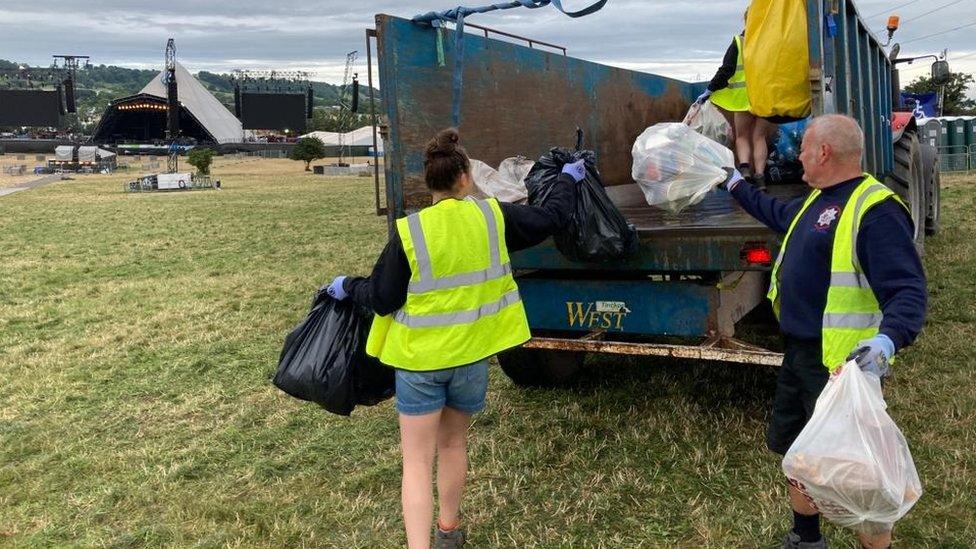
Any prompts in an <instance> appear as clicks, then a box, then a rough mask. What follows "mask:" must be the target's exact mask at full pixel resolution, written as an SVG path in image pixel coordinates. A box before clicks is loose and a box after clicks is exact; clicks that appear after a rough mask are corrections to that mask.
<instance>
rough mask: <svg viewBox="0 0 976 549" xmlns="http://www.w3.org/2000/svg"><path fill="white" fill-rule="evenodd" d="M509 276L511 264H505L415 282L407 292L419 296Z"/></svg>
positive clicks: (408, 287) (409, 286)
mask: <svg viewBox="0 0 976 549" xmlns="http://www.w3.org/2000/svg"><path fill="white" fill-rule="evenodd" d="M509 274H512V265H511V263H506V264H504V265H499V266H497V267H489V268H487V269H485V270H483V271H474V272H472V273H461V274H456V275H451V276H444V277H441V278H434V279H431V280H417V281H414V282H411V283H410V284H409V285H408V286H407V291H408V292H410V293H412V294H421V293H424V292H432V291H434V290H447V289H450V288H459V287H461V286H471V285H474V284H481V283H483V282H488V281H490V280H495V279H497V278H501V277H503V276H506V275H509Z"/></svg>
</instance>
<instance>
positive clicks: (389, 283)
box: [342, 174, 577, 315]
mask: <svg viewBox="0 0 976 549" xmlns="http://www.w3.org/2000/svg"><path fill="white" fill-rule="evenodd" d="M576 192H577V190H576V182H575V181H574V180H573V178H572V176H569V175H567V174H560V175H559V179H558V180H557V183H556V186H555V188H553V190H552V193H551V194H550V195H549V197H548V198H547V199H546V201H545V202H544V203H543V204H541V205H538V206H527V205H520V204H509V203H507V202H499V203H498V205H499V206H500V207H501V210H502V218H503V219H504V221H505V245H506V247H507V248H508V251H509V252H515V251H518V250H522V249H525V248H530V247H532V246H535V245H536V244H539V243H540V242H542V241H543V240H545V239H546V238H549V237H550V236H552V234H553V233H555V232H556V231H558V230H561V229H563V228H564V227H565V226H566V225H567V224H568V223H569V221H570V218H571V216H572V213H573V209H574V205H575V204H576ZM448 200H451V199H448ZM409 284H410V263H409V262H408V261H407V254H406V253H405V252H404V251H403V243H402V242H401V241H400V234H399V233H398V232H396V231H394V232H393V236H392V237H390V240H389V241H388V242H387V244H386V247H385V248H384V249H383V252H382V253H381V254H380V257H379V259H378V260H377V261H376V265H375V266H374V267H373V272H372V274H370V275H369V276H368V277H349V278H347V279H346V280H345V282H344V283H343V285H342V287H343V289H344V290H346V292H347V293H348V294H349V296H350V297H351V298H352V299H353V301H355V302H356V303H359V304H360V305H364V306H366V307H369V308H370V309H372V310H373V311H376V314H379V315H388V314H390V313H393V312H395V311H397V310H398V309H400V307H403V304H404V303H406V302H407V286H408V285H409Z"/></svg>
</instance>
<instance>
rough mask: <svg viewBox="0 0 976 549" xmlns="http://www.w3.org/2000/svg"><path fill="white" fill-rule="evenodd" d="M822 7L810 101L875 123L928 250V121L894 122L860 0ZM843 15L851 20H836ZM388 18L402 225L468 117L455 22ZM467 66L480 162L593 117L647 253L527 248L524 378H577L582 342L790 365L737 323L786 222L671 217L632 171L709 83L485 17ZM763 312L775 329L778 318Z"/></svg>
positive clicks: (876, 137)
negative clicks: (591, 254)
mask: <svg viewBox="0 0 976 549" xmlns="http://www.w3.org/2000/svg"><path fill="white" fill-rule="evenodd" d="M808 14H809V16H808V22H809V25H808V27H809V32H808V35H809V46H810V70H809V79H810V86H811V91H812V95H813V114H815V115H816V114H822V113H846V114H849V115H851V116H853V117H854V118H856V119H857V120H858V121H859V122H860V123H861V126H862V127H863V128H864V132H865V136H866V151H865V159H864V162H865V169H866V170H867V171H869V172H871V173H873V174H875V175H876V176H878V177H879V178H882V179H884V180H886V181H887V183H888V184H889V185H890V186H891V187H892V188H893V189H894V190H896V191H897V192H898V193H900V194H901V195H902V196H903V197H904V198H905V199H906V201H908V202H909V203H910V204H911V205H912V209H913V215H914V216H915V221H916V225H917V226H918V227H920V230H918V243H919V246H921V245H922V242H923V239H924V235H925V230H924V229H925V228H926V227H928V228H930V229H932V230H934V228H935V227H937V222H938V219H937V214H938V209H937V199H936V198H937V194H938V163H937V162H935V161H934V158H935V157H934V150H930V151H925V150H923V149H924V147H923V146H922V145H920V144H919V141H918V138H917V136H916V131H915V126H914V122H913V119H911V120H909V119H898V121H899V123H898V124H897V125H895V127H893V123H892V122H893V113H892V103H893V98H897V97H898V94H897V93H896V92H897V89H893V88H895V86H896V85H897V84H896V82H897V73H894V72H893V63H892V61H891V60H890V59H889V57H888V55H887V54H886V53H885V51H884V50H883V48H882V46H881V44H880V43H879V42H878V40H877V38H876V37H875V36H874V35H873V34H872V33H871V31H870V30H869V29H868V28H867V27H866V26H865V25H864V23H863V21H862V20H861V19H860V17H859V15H858V13H857V9H856V7H855V6H854V4H853V2H851V1H849V0H808ZM828 20H830V21H831V27H834V26H835V25H836V27H835V28H836V32H832V33H828V32H827V30H826V28H827V21H828ZM375 23H376V27H375V29H370V30H368V31H367V52H368V58H369V60H370V63H372V59H373V55H372V49H373V48H374V47H375V49H376V57H377V60H378V73H379V89H380V95H381V99H382V109H383V110H382V112H381V113H379V116H378V117H377V121H376V124H375V125H376V127H377V128H378V131H379V133H381V134H382V136H383V139H384V141H383V142H384V144H385V156H384V162H385V166H384V167H385V169H384V174H385V181H384V182H383V184H382V185H381V183H380V176H379V172H378V171H377V181H376V185H377V188H376V199H377V213H380V214H385V215H386V216H387V219H388V221H389V223H390V226H391V228H392V223H393V221H394V220H395V219H396V218H398V217H401V216H403V215H407V214H409V213H412V212H413V211H416V210H417V209H419V208H422V207H424V206H427V205H429V204H430V195H429V194H428V193H427V191H426V188H425V186H424V183H423V164H422V161H423V150H424V145H425V143H426V142H427V140H428V139H430V137H431V136H433V135H434V134H435V133H436V132H437V131H438V130H440V129H442V128H444V127H447V126H450V125H452V123H453V117H452V105H453V104H454V100H455V96H454V90H453V69H454V66H455V65H454V63H455V61H456V59H455V57H454V55H455V50H454V48H453V44H454V38H455V37H454V32H455V31H454V30H451V29H450V28H447V27H446V26H441V27H432V26H431V25H429V24H421V23H414V22H411V21H410V20H408V19H403V18H398V17H393V16H389V15H377V16H376V21H375ZM462 74H463V86H462V87H461V95H460V97H458V98H457V99H459V100H460V106H461V111H460V114H461V116H460V127H459V129H460V133H461V136H462V139H463V141H464V145H465V147H466V148H467V150H468V152H469V154H470V155H471V157H472V158H477V159H479V160H482V161H484V162H487V163H488V164H489V165H497V164H498V163H499V162H500V161H501V160H503V159H504V158H506V157H511V156H516V155H524V156H527V157H529V158H537V157H539V156H540V155H542V154H543V153H545V152H546V151H548V149H549V148H550V147H552V146H570V145H572V144H573V139H574V137H575V130H576V128H577V126H578V127H580V128H582V130H583V131H584V135H585V136H586V141H585V143H584V148H588V149H593V150H595V151H596V153H597V155H598V158H599V168H600V171H601V175H602V176H603V179H604V184H605V185H606V186H607V190H608V194H609V195H610V197H611V199H612V200H613V201H614V202H615V204H616V205H617V206H618V208H619V209H620V210H621V212H622V213H623V214H624V216H625V217H626V218H627V219H628V221H630V222H631V223H633V224H634V226H635V227H636V228H637V230H638V233H639V239H640V244H639V249H638V251H637V253H635V254H633V255H632V256H630V257H628V258H627V259H625V260H622V261H618V262H613V263H578V262H573V261H570V260H568V259H566V258H564V257H563V256H562V255H561V254H560V253H559V252H558V251H557V250H556V247H555V246H554V245H553V243H552V241H551V240H549V241H547V242H545V243H543V244H541V245H539V246H536V247H534V248H531V249H529V250H525V251H522V252H519V253H516V254H514V255H513V258H512V263H513V267H514V269H515V272H516V277H517V280H518V284H519V289H520V291H521V294H522V298H523V300H524V303H525V306H526V310H527V313H528V317H529V323H530V325H531V328H532V333H533V338H532V340H531V341H529V342H528V343H526V344H525V345H524V346H523V347H522V348H519V349H515V350H512V351H510V352H506V353H503V354H502V355H500V356H499V362H500V363H501V366H502V368H503V369H504V370H505V372H506V373H507V374H508V375H509V377H511V378H512V379H513V380H514V381H515V382H516V383H520V384H550V383H556V382H560V381H565V380H567V379H569V378H571V377H572V376H573V374H575V372H576V371H577V370H578V369H579V367H580V366H581V364H582V360H583V356H584V354H585V353H615V354H631V355H645V356H666V357H678V358H691V359H700V360H717V361H731V362H741V363H749V364H765V365H779V364H780V363H781V361H782V355H781V354H779V353H777V352H774V351H771V350H768V349H766V348H763V347H760V346H756V345H754V344H749V343H745V342H742V341H740V340H739V339H736V337H735V336H736V326H737V323H739V322H740V320H742V319H743V317H745V316H746V315H747V314H749V313H750V312H751V311H753V310H754V309H757V307H759V306H760V305H761V304H763V302H764V296H765V291H766V288H767V287H768V280H769V271H770V264H771V260H772V259H773V258H775V254H776V252H777V250H778V247H779V244H780V238H779V237H778V235H776V234H774V233H773V232H772V231H770V230H768V229H767V228H766V227H764V226H762V225H761V224H759V223H758V222H757V221H755V220H754V219H752V218H751V217H750V216H749V215H748V214H746V213H745V212H744V211H743V210H742V209H741V208H740V207H739V206H738V205H737V203H736V202H735V201H734V199H733V198H732V197H731V195H729V194H728V193H727V192H725V191H722V190H715V191H713V192H711V193H709V194H708V195H707V197H706V198H705V200H704V201H703V202H701V203H700V204H698V205H696V206H694V207H692V208H688V209H687V210H685V211H683V212H681V213H678V214H674V213H670V212H666V211H664V210H660V209H657V208H654V207H651V206H648V205H647V203H646V202H645V200H644V197H643V195H642V193H641V192H640V191H639V188H638V187H637V185H636V184H635V183H634V182H633V180H632V179H631V175H630V169H631V156H630V151H631V146H632V144H633V142H634V140H635V138H636V137H637V136H638V135H639V134H640V133H641V132H642V131H643V130H644V129H645V128H647V127H648V126H651V125H653V124H655V123H658V122H668V121H680V120H681V119H682V118H683V116H684V114H685V113H686V112H687V110H688V108H689V106H690V105H691V103H692V102H693V101H694V99H695V98H696V97H697V96H698V94H699V93H701V91H703V89H704V86H705V84H704V83H692V82H684V81H680V80H676V79H672V78H666V77H663V76H658V75H653V74H646V73H642V72H636V71H630V70H625V69H620V68H615V67H610V66H606V65H602V64H599V63H593V62H589V61H585V60H582V59H577V58H574V57H571V56H569V55H567V51H566V49H565V48H561V47H559V46H553V45H551V44H545V43H542V42H539V41H536V40H531V39H527V38H521V37H517V36H514V35H511V34H507V33H503V32H499V31H494V30H492V29H488V28H485V27H480V26H476V25H472V24H471V23H466V25H465V32H464V35H463V62H462ZM370 79H372V67H371V66H370ZM370 90H371V93H372V85H371V86H370ZM895 119H897V117H896V118H895ZM807 191H808V188H807V187H806V185H805V184H804V183H803V182H802V181H793V182H788V183H786V184H782V185H775V186H771V187H770V189H769V192H771V193H773V194H775V195H779V196H783V197H795V196H800V195H802V194H804V193H806V192H807ZM933 194H934V195H935V196H936V198H930V195H933ZM381 195H382V197H381ZM383 197H385V200H384V199H383ZM933 205H934V206H933ZM933 208H934V211H932V210H933ZM391 230H392V229H391ZM766 323H767V324H769V325H770V327H774V325H773V320H772V318H771V316H768V318H767V319H766Z"/></svg>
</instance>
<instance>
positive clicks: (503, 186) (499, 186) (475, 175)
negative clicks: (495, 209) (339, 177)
mask: <svg viewBox="0 0 976 549" xmlns="http://www.w3.org/2000/svg"><path fill="white" fill-rule="evenodd" d="M533 164H534V162H533V161H531V160H529V159H527V158H525V157H524V156H513V157H511V158H506V159H505V160H502V163H501V164H499V165H498V169H497V170H496V169H495V168H492V167H491V166H489V165H488V164H485V163H484V162H482V161H480V160H474V159H472V160H471V178H472V179H474V186H475V189H476V192H475V193H474V194H475V197H476V198H497V199H498V200H500V201H502V202H512V203H519V202H524V201H525V199H526V197H527V196H528V191H527V190H526V189H525V176H526V175H528V173H529V170H531V169H532V165H533Z"/></svg>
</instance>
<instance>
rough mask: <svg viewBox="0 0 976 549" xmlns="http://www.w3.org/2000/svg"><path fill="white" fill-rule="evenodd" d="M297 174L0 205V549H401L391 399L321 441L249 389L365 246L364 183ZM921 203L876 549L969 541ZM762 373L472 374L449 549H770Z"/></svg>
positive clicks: (367, 189) (946, 252) (966, 417)
mask: <svg viewBox="0 0 976 549" xmlns="http://www.w3.org/2000/svg"><path fill="white" fill-rule="evenodd" d="M261 162H264V163H261ZM297 166H298V164H297V163H288V162H286V161H277V163H275V161H260V162H252V163H246V162H245V163H240V164H234V165H227V166H224V167H221V166H220V165H218V166H217V168H216V169H215V171H216V173H217V176H218V177H221V178H222V179H223V181H224V187H225V190H223V191H219V192H218V191H208V192H195V193H186V194H154V195H127V194H123V193H121V192H120V187H121V185H120V182H121V179H119V178H116V177H112V178H83V179H81V178H80V179H78V180H76V181H71V182H63V183H59V184H54V185H50V186H48V187H44V188H40V189H35V190H30V191H25V192H22V193H17V194H14V195H10V196H6V197H3V198H0V545H3V546H11V547H51V546H59V547H62V546H69V547H71V546H76V547H91V546H98V547H119V548H121V547H145V546H152V547H156V546H165V547H395V546H401V545H402V544H403V542H404V536H403V533H402V523H401V520H400V517H399V453H398V446H397V429H396V424H395V415H394V410H393V408H392V403H391V402H386V403H383V404H381V405H379V406H376V407H374V408H361V409H358V410H357V411H356V412H354V414H353V416H352V417H351V418H340V417H336V416H332V415H329V414H328V413H326V412H324V411H322V410H320V409H318V408H317V407H315V406H313V405H309V404H306V403H301V402H298V401H296V400H294V399H291V398H290V397H287V396H286V395H284V394H283V393H281V392H279V391H278V390H276V389H275V388H274V387H273V386H272V385H271V384H270V383H269V381H268V380H269V378H270V376H271V374H272V373H273V370H274V366H275V363H276V359H277V355H278V352H279V350H280V344H281V341H282V339H283V337H284V335H285V333H286V332H287V331H288V330H289V328H290V327H291V326H292V325H294V324H295V323H296V322H297V321H298V320H299V319H300V318H301V317H302V316H303V314H304V312H305V308H306V306H307V304H308V301H309V299H310V298H311V295H312V293H313V291H314V290H315V288H316V287H318V286H319V285H320V284H322V283H324V282H327V281H328V280H330V278H331V276H332V275H334V274H338V273H350V274H358V273H365V272H367V271H368V269H369V267H370V266H371V265H372V262H373V260H374V258H375V256H376V254H377V253H378V252H379V250H380V249H381V248H382V246H383V244H384V241H385V226H384V220H383V219H382V218H378V217H376V216H374V215H372V196H373V195H372V186H371V179H359V178H356V179H333V178H322V177H314V176H311V175H306V174H302V173H301V172H300V168H298V167H297ZM262 170H263V171H262ZM276 170H287V171H288V172H289V173H286V174H284V175H275V171H276ZM247 171H250V172H251V173H252V174H253V173H258V174H263V175H246V174H245V172H247ZM948 183H950V184H949V185H948V186H947V189H946V190H945V191H944V192H943V200H944V219H945V222H944V230H943V233H942V234H941V235H940V236H939V237H937V238H934V239H931V240H930V241H929V242H928V244H927V254H928V255H927V257H926V265H927V269H928V274H929V277H930V280H929V285H930V289H931V311H930V316H929V323H928V326H927V327H926V330H925V332H924V333H923V335H922V337H921V338H920V339H919V341H918V343H917V344H916V345H915V346H914V347H913V348H911V349H910V350H909V351H908V352H906V353H905V354H904V356H903V358H902V360H901V361H900V362H899V364H898V367H897V374H896V375H897V377H896V378H895V380H894V381H893V382H892V383H891V384H890V385H889V386H888V389H887V391H886V392H887V397H888V400H889V405H890V408H889V409H890V412H891V414H892V415H893V417H894V418H895V420H896V421H897V422H898V423H899V425H900V426H901V427H902V429H903V430H904V432H905V434H906V436H907V437H908V439H909V441H910V442H911V445H912V450H913V453H914V455H915V459H916V462H917V464H918V467H919V471H920V474H921V477H922V481H923V486H924V488H925V495H924V496H923V497H922V499H921V501H920V502H919V503H918V505H917V506H916V508H915V509H914V510H913V511H912V512H911V513H910V514H909V515H908V517H907V518H906V519H905V520H903V521H902V522H901V523H900V524H899V526H898V528H897V530H896V539H897V541H898V542H899V544H900V545H901V546H902V547H970V546H972V545H974V544H976V521H974V520H973V515H974V510H976V394H974V391H973V381H974V379H973V375H972V373H971V371H972V367H973V365H974V364H976V348H974V345H973V341H974V340H976V284H974V283H973V278H974V274H976V239H973V237H972V235H973V230H972V227H973V226H974V225H976V181H974V180H973V179H972V178H970V179H958V178H957V179H955V180H951V181H948ZM774 376H775V370H773V369H767V368H756V367H747V366H736V365H715V364H696V363H692V362H666V361H652V360H635V359H621V358H609V357H599V358H593V359H591V360H590V361H589V368H588V370H587V372H586V374H585V375H584V376H583V379H582V380H581V381H580V383H579V384H578V385H576V386H574V387H572V388H564V389H558V390H526V389H521V388H518V387H516V386H514V385H512V384H511V383H510V382H509V381H508V380H507V379H506V378H505V377H504V375H502V374H501V372H500V371H498V370H497V369H495V370H493V372H492V377H491V388H490V393H489V406H488V410H487V411H486V412H485V413H484V414H482V415H480V416H478V417H477V419H476V421H475V425H474V428H473V430H472V434H471V452H470V457H471V464H472V465H471V477H470V483H469V488H468V491H467V494H466V497H465V503H464V513H465V516H466V520H467V524H468V529H469V533H470V537H471V542H472V545H473V546H475V547H479V546H480V547H484V546H493V547H568V546H573V547H621V546H647V547H657V546H688V547H698V546H706V547H733V546H737V547H757V546H764V547H773V546H775V544H776V541H777V540H778V538H779V537H780V536H781V535H782V532H783V531H784V530H785V529H786V528H787V525H788V517H789V513H788V508H787V503H786V489H785V484H784V482H783V480H782V476H781V473H780V472H779V464H778V461H777V459H776V458H775V457H774V456H773V455H771V454H769V453H768V452H767V451H765V449H764V442H763V435H764V427H765V423H766V420H767V415H768V409H769V404H770V399H771V395H772V390H773V386H774V383H773V382H774ZM827 529H828V534H829V536H830V538H831V540H832V542H833V543H834V545H835V546H838V547H846V546H851V547H852V546H853V543H854V542H853V539H854V538H853V536H852V535H851V534H850V533H848V532H846V531H843V530H840V529H837V528H833V527H830V526H828V527H827Z"/></svg>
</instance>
